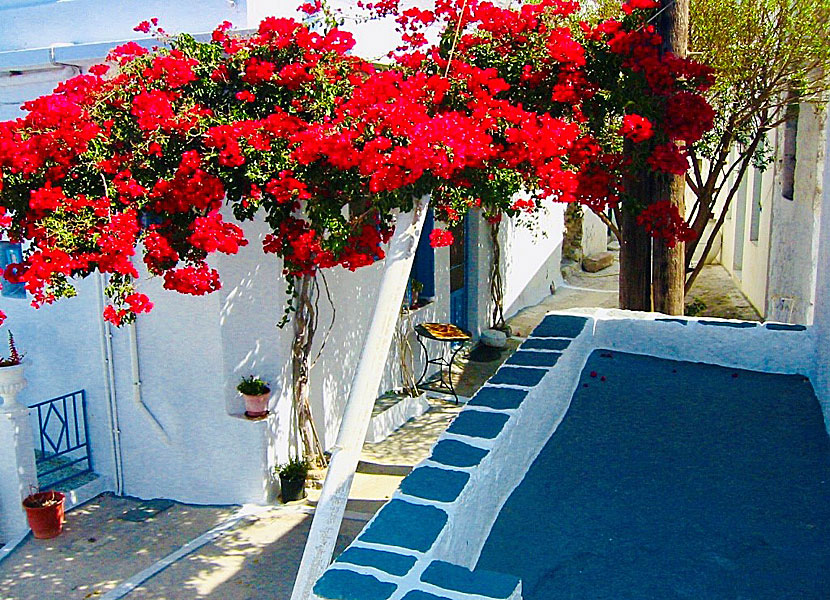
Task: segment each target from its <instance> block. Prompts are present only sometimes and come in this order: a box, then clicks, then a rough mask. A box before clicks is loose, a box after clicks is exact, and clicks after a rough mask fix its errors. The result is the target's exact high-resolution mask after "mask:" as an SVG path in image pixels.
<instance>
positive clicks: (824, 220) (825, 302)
mask: <svg viewBox="0 0 830 600" xmlns="http://www.w3.org/2000/svg"><path fill="white" fill-rule="evenodd" d="M822 167H823V168H822V173H821V179H820V180H819V181H821V183H822V195H821V209H820V215H819V219H820V220H819V232H820V233H819V244H818V254H817V259H816V263H817V265H818V269H817V273H816V292H815V313H814V319H813V327H812V328H811V329H812V333H813V339H814V342H815V347H814V348H813V352H812V355H813V359H814V361H815V367H814V372H813V375H812V377H811V379H812V381H813V387H814V388H815V390H816V395H817V396H818V398H819V401H820V402H821V406H822V409H823V411H824V422H825V424H826V425H827V429H828V432H830V353H828V349H830V269H828V265H830V135H828V136H825V139H824V160H823V165H822Z"/></svg>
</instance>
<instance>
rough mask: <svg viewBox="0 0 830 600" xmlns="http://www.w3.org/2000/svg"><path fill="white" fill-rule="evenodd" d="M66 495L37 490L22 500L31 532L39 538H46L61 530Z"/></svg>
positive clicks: (54, 535)
mask: <svg viewBox="0 0 830 600" xmlns="http://www.w3.org/2000/svg"><path fill="white" fill-rule="evenodd" d="M65 503H66V496H64V495H63V494H62V493H60V492H38V493H37V494H32V495H31V496H27V497H26V499H24V500H23V508H25V509H26V517H27V518H28V519H29V527H30V528H31V529H32V534H33V535H34V536H35V537H36V538H37V539H39V540H48V539H50V538H53V537H57V536H58V535H60V533H61V531H63V518H64V506H65Z"/></svg>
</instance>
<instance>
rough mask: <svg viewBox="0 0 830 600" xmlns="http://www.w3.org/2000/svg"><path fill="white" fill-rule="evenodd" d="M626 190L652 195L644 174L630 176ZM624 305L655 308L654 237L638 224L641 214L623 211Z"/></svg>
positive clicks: (621, 272)
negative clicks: (652, 297) (653, 297)
mask: <svg viewBox="0 0 830 600" xmlns="http://www.w3.org/2000/svg"><path fill="white" fill-rule="evenodd" d="M625 187H626V190H628V192H629V193H630V194H631V195H632V196H634V197H635V198H643V199H644V200H647V199H648V198H649V189H648V185H647V181H646V177H645V175H644V174H640V177H637V178H635V177H629V178H627V181H626V184H625ZM620 233H621V234H622V240H621V241H620V297H619V298H620V308H625V309H628V310H645V311H650V310H651V236H649V234H648V232H647V231H646V230H645V229H643V228H642V227H641V226H640V225H638V224H637V215H636V214H634V213H633V212H631V211H628V210H622V211H620Z"/></svg>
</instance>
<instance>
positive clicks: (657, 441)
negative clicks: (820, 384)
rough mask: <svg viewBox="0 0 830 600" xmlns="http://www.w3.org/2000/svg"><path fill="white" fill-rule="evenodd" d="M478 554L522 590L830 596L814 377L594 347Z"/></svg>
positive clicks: (542, 597) (542, 596) (826, 475)
mask: <svg viewBox="0 0 830 600" xmlns="http://www.w3.org/2000/svg"><path fill="white" fill-rule="evenodd" d="M592 375H593V376H592ZM603 378H604V380H603ZM476 568H477V569H488V570H492V571H497V572H501V573H509V574H511V575H515V576H518V577H520V578H521V580H522V589H523V597H524V599H525V600H556V599H563V600H564V599H568V600H572V599H585V600H588V599H590V600H627V599H630V600H651V599H654V600H672V599H694V600H709V599H713V600H714V599H717V600H721V599H734V600H738V599H741V600H766V599H769V600H782V599H785V598H791V599H796V598H797V599H800V600H812V599H815V600H827V599H828V598H830V444H828V436H827V433H826V432H825V429H824V423H823V420H822V415H821V411H820V409H819V404H818V401H817V400H816V397H815V395H814V393H813V390H812V387H811V386H810V384H809V382H808V381H807V380H805V379H804V378H803V377H800V376H793V375H773V374H765V373H757V372H750V371H743V370H736V369H727V368H722V367H715V366H710V365H702V364H693V363H685V362H676V361H669V360H662V359H657V358H653V357H647V356H639V355H630V354H623V353H617V352H614V353H610V352H608V351H597V352H595V353H594V354H592V356H591V357H590V359H589V361H588V364H587V365H586V367H585V370H584V372H583V373H582V376H581V381H580V384H579V387H578V389H577V391H576V393H575V395H574V398H573V402H572V405H571V408H570V409H569V411H568V413H567V415H566V416H565V419H564V420H563V422H562V424H561V425H560V427H559V429H558V431H557V432H556V433H555V434H554V435H553V436H552V437H551V439H550V440H549V442H548V443H547V445H546V446H545V448H544V449H543V450H542V452H541V454H540V455H539V457H538V458H537V460H536V461H535V462H534V464H533V465H532V467H531V469H530V471H529V472H528V473H527V475H526V477H525V479H524V481H523V482H522V483H521V484H520V485H519V487H518V488H516V490H515V491H514V493H513V494H512V496H511V497H510V498H509V500H508V502H507V504H506V505H505V506H504V509H503V510H502V512H501V514H500V516H499V518H498V520H497V521H496V523H495V525H494V527H493V530H492V532H491V534H490V537H489V538H488V540H487V543H486V545H485V547H484V550H483V552H482V554H481V558H480V560H479V562H478V565H477V567H476Z"/></svg>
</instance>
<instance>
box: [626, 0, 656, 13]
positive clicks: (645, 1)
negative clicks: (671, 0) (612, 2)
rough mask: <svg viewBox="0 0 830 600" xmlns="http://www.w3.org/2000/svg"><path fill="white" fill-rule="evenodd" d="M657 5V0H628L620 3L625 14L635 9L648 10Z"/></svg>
mask: <svg viewBox="0 0 830 600" xmlns="http://www.w3.org/2000/svg"><path fill="white" fill-rule="evenodd" d="M658 6H660V2H658V1H657V0H628V2H626V3H625V4H623V5H622V9H623V12H625V14H627V15H630V14H631V13H633V12H634V11H635V10H650V9H652V8H657V7H658Z"/></svg>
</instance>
